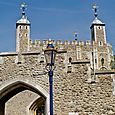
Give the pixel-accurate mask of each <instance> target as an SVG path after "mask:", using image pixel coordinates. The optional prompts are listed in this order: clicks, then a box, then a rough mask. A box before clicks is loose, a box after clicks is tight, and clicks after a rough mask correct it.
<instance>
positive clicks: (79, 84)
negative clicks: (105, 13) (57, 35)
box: [0, 4, 115, 115]
mask: <svg viewBox="0 0 115 115" xmlns="http://www.w3.org/2000/svg"><path fill="white" fill-rule="evenodd" d="M22 7H25V5H24V4H23V5H22ZM30 25H31V24H30V22H29V20H28V19H27V16H26V14H25V11H23V12H22V17H21V19H20V20H18V21H17V22H16V52H3V53H0V115H41V113H42V114H43V115H48V114H49V113H50V111H49V77H48V74H47V73H48V72H47V71H46V61H45V56H44V49H45V48H46V46H47V44H48V40H44V41H40V40H35V41H34V42H33V41H32V40H31V39H30ZM51 42H52V43H53V44H54V45H55V47H56V48H57V49H58V52H57V56H56V61H55V65H56V68H55V70H54V75H53V105H54V115H115V93H114V92H115V75H110V74H106V75H102V74H98V75H96V71H106V72H107V71H109V72H111V71H112V70H111V61H113V51H112V46H111V45H110V44H109V43H107V41H106V31H105V24H104V23H102V22H101V21H100V20H99V19H98V18H97V15H96V16H95V19H94V20H93V22H92V24H91V42H90V41H89V40H87V41H86V42H83V41H76V40H73V41H61V40H58V41H54V40H51Z"/></svg>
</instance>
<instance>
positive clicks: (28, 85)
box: [0, 79, 49, 115]
mask: <svg viewBox="0 0 115 115" xmlns="http://www.w3.org/2000/svg"><path fill="white" fill-rule="evenodd" d="M25 91H31V92H34V93H36V94H38V95H39V96H38V98H37V101H36V105H38V104H37V102H38V103H39V101H38V100H39V98H41V99H42V101H43V103H44V108H45V109H44V111H45V112H44V113H45V115H47V114H48V112H49V110H48V109H49V94H48V93H47V91H46V90H44V89H43V88H42V87H40V86H39V85H37V84H36V83H34V82H31V81H30V80H20V79H16V80H12V81H8V82H6V83H4V84H2V86H0V115H5V104H6V102H8V100H10V99H11V98H12V97H14V96H16V95H17V94H19V93H20V92H25ZM27 98H29V97H27ZM32 101H35V100H32ZM32 104H33V103H32V102H31V104H30V103H29V106H31V105H32ZM37 107H39V106H37ZM26 111H27V115H32V114H30V113H29V108H28V107H27V110H26Z"/></svg>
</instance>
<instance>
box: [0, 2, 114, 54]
mask: <svg viewBox="0 0 115 115" xmlns="http://www.w3.org/2000/svg"><path fill="white" fill-rule="evenodd" d="M22 2H25V3H26V4H27V5H28V7H27V10H26V14H27V17H28V19H29V21H30V22H31V39H33V40H35V39H40V40H44V39H48V38H51V39H55V40H58V39H62V40H74V36H73V32H74V31H77V32H78V33H79V35H78V40H90V38H91V35H90V26H91V23H92V21H93V19H94V15H93V14H94V13H93V11H92V4H93V3H96V4H97V5H98V6H99V12H98V14H99V19H100V20H101V21H102V22H103V23H105V24H106V33H107V41H108V42H109V43H111V44H112V46H113V50H114V54H115V12H114V11H115V6H114V5H115V0H0V41H1V42H0V52H4V51H8V52H9V51H15V42H16V39H15V32H16V31H15V29H16V28H15V24H16V21H17V20H18V19H20V18H21V10H20V4H21V3H22Z"/></svg>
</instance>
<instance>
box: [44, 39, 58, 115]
mask: <svg viewBox="0 0 115 115" xmlns="http://www.w3.org/2000/svg"><path fill="white" fill-rule="evenodd" d="M56 53H57V50H56V49H55V48H54V45H53V44H52V41H51V40H50V41H49V43H48V45H47V47H46V49H45V50H44V54H45V58H46V63H47V65H46V69H47V70H48V75H49V84H50V115H53V70H54V68H55V65H54V64H55V57H56Z"/></svg>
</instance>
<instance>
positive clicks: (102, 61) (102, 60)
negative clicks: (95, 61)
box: [101, 58, 104, 66]
mask: <svg viewBox="0 0 115 115" xmlns="http://www.w3.org/2000/svg"><path fill="white" fill-rule="evenodd" d="M101 65H102V66H103V65H104V58H102V59H101Z"/></svg>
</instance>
